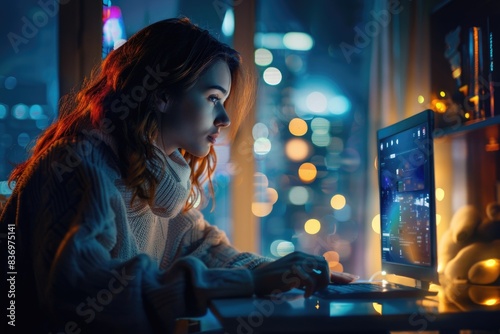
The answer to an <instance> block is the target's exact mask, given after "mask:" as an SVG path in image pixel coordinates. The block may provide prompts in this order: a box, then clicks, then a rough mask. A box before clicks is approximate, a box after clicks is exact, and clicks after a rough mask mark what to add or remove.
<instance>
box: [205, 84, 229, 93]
mask: <svg viewBox="0 0 500 334" xmlns="http://www.w3.org/2000/svg"><path fill="white" fill-rule="evenodd" d="M209 89H217V90H220V91H221V92H222V93H223V94H224V95H227V90H226V89H224V88H222V87H221V86H219V85H211V86H208V87H207V90H209Z"/></svg>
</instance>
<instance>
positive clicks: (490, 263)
mask: <svg viewBox="0 0 500 334" xmlns="http://www.w3.org/2000/svg"><path fill="white" fill-rule="evenodd" d="M496 264H497V260H495V259H489V260H487V261H486V262H485V263H484V265H485V266H486V267H495V266H496Z"/></svg>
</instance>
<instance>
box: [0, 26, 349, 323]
mask: <svg viewBox="0 0 500 334" xmlns="http://www.w3.org/2000/svg"><path fill="white" fill-rule="evenodd" d="M251 88H252V87H251V86H250V85H248V81H245V77H244V76H243V72H242V68H241V59H240V56H239V54H238V53H237V52H236V51H234V50H233V49H231V48H229V47H228V46H227V45H224V44H222V43H220V42H218V41H217V40H216V39H214V38H213V37H212V36H211V35H210V34H209V33H208V32H207V31H206V30H202V29H200V28H198V27H196V26H195V25H193V24H192V23H191V22H190V21H189V20H188V19H169V20H164V21H161V22H157V23H155V24H152V25H150V26H149V27H146V28H144V29H143V30H141V31H139V32H138V33H137V34H135V35H134V36H132V37H131V38H130V40H128V41H127V42H126V43H125V44H124V45H122V46H121V47H120V48H118V49H117V50H115V51H112V52H111V53H110V54H109V55H108V57H107V58H106V59H105V60H104V62H103V64H102V66H101V69H100V70H99V71H97V72H96V73H94V75H93V76H92V78H91V79H90V80H89V81H88V82H86V83H85V85H84V87H83V88H82V89H81V91H80V92H79V93H78V94H77V95H76V96H75V97H69V98H66V99H65V102H64V103H63V104H62V107H61V111H60V117H59V119H58V120H57V121H56V122H55V123H54V124H53V125H52V126H50V127H49V128H48V129H47V130H46V131H45V132H44V133H43V135H42V136H41V137H40V138H39V140H38V142H37V144H36V146H35V147H34V150H33V154H32V156H31V157H30V158H29V159H28V160H27V161H26V162H24V163H22V164H20V165H19V166H17V167H16V168H15V169H14V171H13V172H12V174H11V177H10V181H15V182H16V185H15V189H14V191H13V194H12V196H11V197H10V199H9V201H8V203H7V205H6V208H5V209H4V211H3V213H2V216H1V223H2V226H3V227H4V226H5V225H7V224H13V223H15V224H16V229H17V240H16V243H17V244H16V245H17V250H16V252H17V253H16V254H17V255H16V261H17V262H16V265H17V268H16V270H17V271H18V272H19V273H22V274H20V275H19V276H18V283H17V284H18V285H19V291H25V292H24V293H23V298H20V299H19V301H18V302H17V303H18V310H20V311H19V316H22V315H23V314H28V315H29V319H30V322H31V323H36V325H37V326H40V324H43V325H44V326H45V328H44V330H49V331H53V332H59V331H62V332H75V333H77V332H80V330H82V331H83V332H87V331H88V332H106V331H110V330H117V331H119V332H121V333H129V332H130V333H135V332H140V333H148V332H169V331H171V330H172V328H173V324H174V321H175V319H176V318H177V317H180V316H196V315H201V314H203V313H204V312H206V307H207V302H208V301H209V300H210V299H211V298H214V297H226V296H250V295H252V294H254V293H255V294H258V295H265V294H270V293H279V292H282V291H286V290H289V289H291V288H293V287H304V288H305V295H306V296H309V295H311V294H312V293H313V292H314V291H316V290H318V289H320V288H323V287H324V286H325V285H326V284H327V283H328V282H329V279H330V278H329V271H328V266H327V263H326V262H325V260H324V259H323V258H322V257H317V256H312V255H307V254H304V253H299V252H296V253H293V254H290V255H288V256H286V257H284V258H281V259H279V260H277V261H274V262H271V261H269V260H268V259H266V258H264V257H261V256H258V255H255V254H250V253H241V252H238V251H237V250H235V249H234V248H233V247H231V246H230V244H229V242H228V240H227V238H226V236H225V235H224V233H223V232H221V231H220V230H218V229H217V228H216V227H214V226H211V225H209V224H208V223H207V222H206V221H205V220H204V219H203V216H202V215H201V213H200V212H199V211H198V210H197V209H196V208H194V203H195V202H196V201H197V200H198V199H199V197H200V196H201V195H202V181H203V180H207V181H208V184H209V189H211V191H210V192H211V193H212V194H213V190H212V187H211V176H212V174H213V172H214V169H215V164H216V156H215V152H214V149H213V145H214V144H215V142H216V141H217V139H218V136H219V134H220V131H221V130H222V129H224V128H226V127H228V126H229V124H230V122H231V121H230V117H229V113H228V111H227V110H230V111H231V119H232V122H233V125H234V123H236V125H237V123H239V121H240V120H241V118H242V117H243V116H244V109H245V108H243V107H244V106H248V105H249V104H250V99H251V94H250V92H251ZM226 108H227V110H226ZM234 128H236V126H235V127H234ZM236 223H237V222H236ZM335 279H336V280H339V281H350V280H351V279H352V277H350V276H349V275H346V276H338V277H337V276H336V277H335ZM35 316H39V318H38V319H36V320H35V319H34V318H33V317H35ZM19 321H20V322H21V321H26V320H24V319H22V318H21V319H19Z"/></svg>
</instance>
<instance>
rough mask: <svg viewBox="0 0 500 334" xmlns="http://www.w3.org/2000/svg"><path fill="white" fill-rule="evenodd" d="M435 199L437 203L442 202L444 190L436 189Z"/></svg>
mask: <svg viewBox="0 0 500 334" xmlns="http://www.w3.org/2000/svg"><path fill="white" fill-rule="evenodd" d="M436 199H437V200H438V201H440V202H441V201H442V200H443V199H444V190H443V188H436Z"/></svg>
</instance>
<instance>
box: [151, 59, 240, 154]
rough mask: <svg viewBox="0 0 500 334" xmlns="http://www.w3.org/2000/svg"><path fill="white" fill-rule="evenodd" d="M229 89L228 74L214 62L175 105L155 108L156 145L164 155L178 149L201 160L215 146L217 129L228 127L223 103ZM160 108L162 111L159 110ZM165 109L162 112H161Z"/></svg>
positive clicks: (226, 70) (162, 105) (162, 103)
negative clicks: (157, 128)
mask: <svg viewBox="0 0 500 334" xmlns="http://www.w3.org/2000/svg"><path fill="white" fill-rule="evenodd" d="M230 89H231V72H230V71H229V67H228V66H227V64H226V63H225V62H224V61H222V60H221V61H217V62H216V63H214V64H213V65H212V66H211V67H210V68H208V70H207V71H206V72H205V73H204V74H203V75H201V76H200V78H199V79H198V81H197V83H196V84H195V85H194V86H193V88H191V89H190V90H189V91H187V92H186V93H185V94H184V96H182V97H181V99H180V100H179V101H178V103H175V105H173V106H170V107H168V108H166V105H165V103H164V102H160V105H159V106H158V108H159V110H160V111H164V112H161V116H160V117H161V118H160V129H159V130H160V131H159V140H158V141H159V143H158V144H159V145H160V147H161V148H162V149H163V150H164V152H165V153H166V154H171V153H172V152H173V151H174V150H176V149H179V148H182V149H185V150H186V151H187V152H189V153H191V154H192V155H194V156H197V157H204V156H206V155H207V154H208V152H209V151H210V146H211V145H213V144H215V142H216V140H217V137H218V135H219V133H220V130H221V128H224V127H227V126H229V124H230V120H229V117H228V115H227V113H226V109H224V102H225V101H226V99H227V97H228V96H229V92H230ZM162 108H163V109H162ZM165 109H166V110H165Z"/></svg>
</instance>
